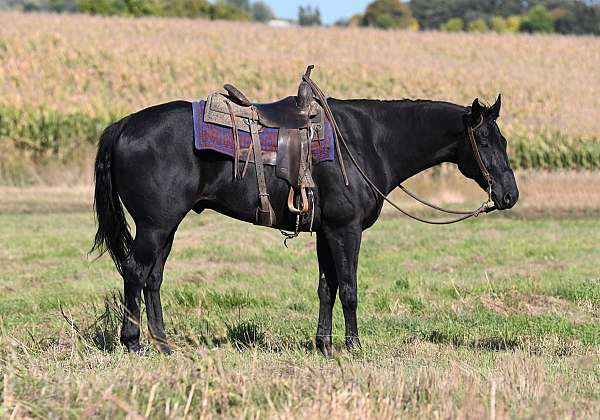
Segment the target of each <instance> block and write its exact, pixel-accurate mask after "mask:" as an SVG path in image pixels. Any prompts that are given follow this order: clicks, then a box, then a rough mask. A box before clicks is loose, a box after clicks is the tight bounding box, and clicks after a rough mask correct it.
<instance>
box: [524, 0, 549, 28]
mask: <svg viewBox="0 0 600 420" xmlns="http://www.w3.org/2000/svg"><path fill="white" fill-rule="evenodd" d="M521 30H523V31H525V32H547V33H548V32H554V17H553V16H552V14H551V13H550V12H549V11H548V9H547V8H546V6H544V5H542V4H538V5H536V6H533V7H532V8H531V10H529V13H528V14H527V17H525V19H524V20H523V23H522V25H521Z"/></svg>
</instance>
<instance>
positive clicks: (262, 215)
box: [250, 121, 275, 227]
mask: <svg viewBox="0 0 600 420" xmlns="http://www.w3.org/2000/svg"><path fill="white" fill-rule="evenodd" d="M250 135H251V136H252V147H253V149H254V166H255V168H256V179H257V181H258V194H259V198H260V205H259V207H258V209H257V214H256V222H257V223H258V224H259V225H261V226H267V227H270V226H273V225H274V224H275V212H274V211H273V208H272V207H271V202H270V201H269V194H268V193H267V181H266V180H265V168H264V166H263V160H262V150H261V148H260V138H259V136H258V125H257V124H256V123H254V122H252V121H251V122H250Z"/></svg>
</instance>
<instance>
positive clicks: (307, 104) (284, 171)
mask: <svg viewBox="0 0 600 420" xmlns="http://www.w3.org/2000/svg"><path fill="white" fill-rule="evenodd" d="M313 67H314V66H309V67H308V69H307V70H306V73H305V77H310V73H311V71H312V69H313ZM224 88H225V90H226V91H227V93H226V94H223V93H213V94H212V95H210V96H209V97H208V99H207V101H206V105H205V110H204V121H205V122H206V123H213V124H219V125H222V126H225V127H231V129H232V130H233V137H234V143H235V156H234V179H237V178H238V177H239V176H240V175H241V177H242V178H243V177H244V175H245V174H246V170H247V168H248V162H251V161H253V162H254V164H255V165H254V166H255V168H256V177H257V182H258V193H259V207H258V209H257V212H256V223H257V224H259V225H263V226H269V227H270V226H274V225H275V224H276V220H275V213H274V212H273V208H272V206H271V202H270V198H269V193H268V191H267V184H266V179H265V173H264V166H263V165H264V164H265V163H268V164H273V162H270V161H267V162H265V159H269V158H270V157H268V156H265V155H264V154H263V152H262V150H261V145H260V139H259V132H260V130H261V129H262V128H263V127H268V128H277V129H278V130H279V134H278V139H277V153H276V156H275V165H276V170H275V173H276V175H277V177H279V178H281V179H284V180H285V181H287V183H288V185H289V194H288V202H287V204H288V209H289V211H290V212H291V213H293V214H295V215H298V216H300V215H305V214H308V213H309V212H310V211H311V210H313V209H312V208H311V203H310V200H309V198H308V195H309V194H308V191H309V190H310V189H312V188H314V187H315V184H314V181H313V178H312V154H311V142H312V141H317V140H319V141H321V140H324V139H325V129H324V123H325V112H324V110H323V108H322V107H321V105H320V104H319V103H318V102H317V101H316V100H315V97H314V94H313V90H312V88H311V87H310V86H309V84H308V83H307V82H306V81H304V79H303V81H302V82H301V83H300V86H299V88H298V94H297V96H289V97H287V98H284V99H281V100H279V101H276V102H271V103H253V102H251V101H250V100H249V99H248V98H247V97H246V95H244V94H243V93H242V92H241V91H240V90H239V89H237V88H236V87H234V86H233V85H231V84H226V85H225V86H224ZM238 130H239V131H245V132H247V133H250V136H251V138H252V144H251V145H250V147H248V149H246V150H241V149H240V143H239V134H238ZM240 160H245V164H244V168H243V171H242V173H241V174H240V172H239V170H238V162H239V161H240Z"/></svg>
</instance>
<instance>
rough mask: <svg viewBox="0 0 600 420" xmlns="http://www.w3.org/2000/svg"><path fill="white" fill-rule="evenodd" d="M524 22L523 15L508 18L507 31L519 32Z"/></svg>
mask: <svg viewBox="0 0 600 420" xmlns="http://www.w3.org/2000/svg"><path fill="white" fill-rule="evenodd" d="M522 24H523V17H522V16H519V15H513V16H509V17H507V18H506V32H513V33H514V32H519V31H520V30H521V25H522Z"/></svg>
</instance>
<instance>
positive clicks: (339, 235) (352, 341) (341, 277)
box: [323, 225, 362, 349]
mask: <svg viewBox="0 0 600 420" xmlns="http://www.w3.org/2000/svg"><path fill="white" fill-rule="evenodd" d="M323 233H324V235H325V238H326V240H327V244H328V245H329V251H330V252H331V258H332V260H333V264H334V266H335V273H336V274H337V280H338V287H339V295H340V301H341V302H342V309H343V311H344V321H345V324H346V347H348V349H352V348H355V347H360V341H359V339H358V324H357V318H356V309H357V307H358V291H357V279H356V275H357V270H358V254H359V252H360V242H361V239H362V228H361V226H359V225H352V226H344V227H335V228H327V227H326V228H324V229H323Z"/></svg>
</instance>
